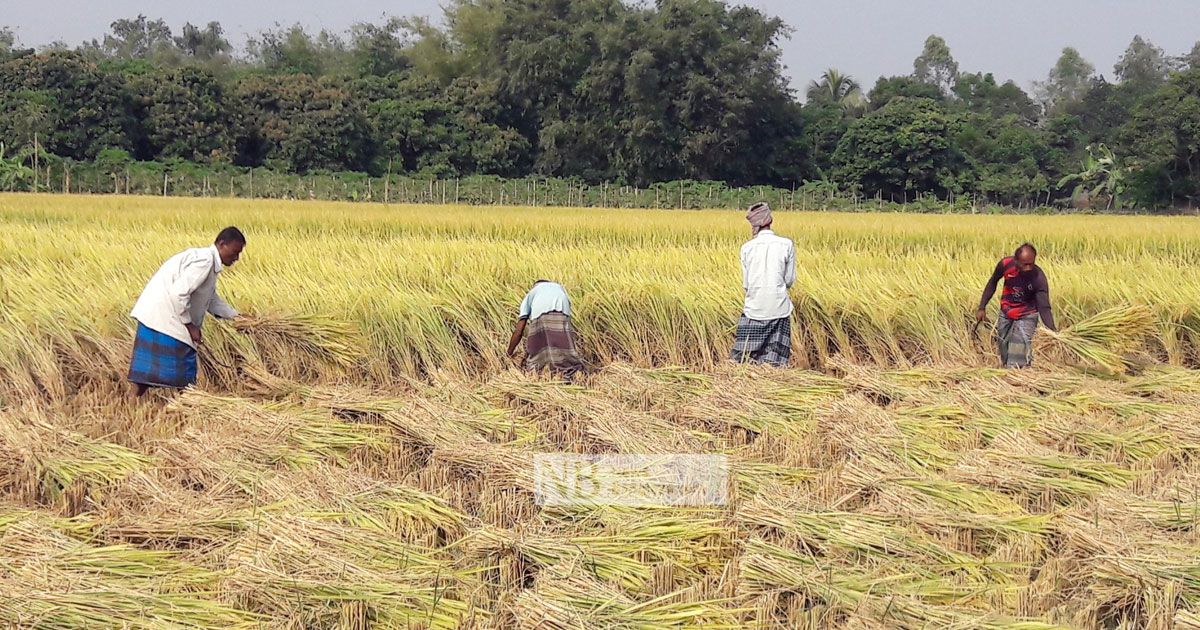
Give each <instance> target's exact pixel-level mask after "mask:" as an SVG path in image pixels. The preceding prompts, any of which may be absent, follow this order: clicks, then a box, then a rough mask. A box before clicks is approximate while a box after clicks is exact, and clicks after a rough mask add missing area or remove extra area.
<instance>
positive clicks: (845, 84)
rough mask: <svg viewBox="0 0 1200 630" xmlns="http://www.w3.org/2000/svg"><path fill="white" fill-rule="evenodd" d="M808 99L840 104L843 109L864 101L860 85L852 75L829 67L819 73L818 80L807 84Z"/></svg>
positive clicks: (860, 104)
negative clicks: (819, 78) (819, 77)
mask: <svg viewBox="0 0 1200 630" xmlns="http://www.w3.org/2000/svg"><path fill="white" fill-rule="evenodd" d="M807 95H808V98H809V100H812V101H823V102H827V103H833V104H836V105H840V106H841V107H842V108H843V109H854V108H857V107H861V106H862V105H863V104H864V103H865V99H864V98H863V93H862V86H860V85H859V84H858V81H855V80H854V77H852V76H850V75H848V74H842V73H841V71H839V70H838V69H837V68H830V69H828V70H826V71H825V72H824V73H822V74H821V80H820V81H813V82H811V83H809V84H808V92H807Z"/></svg>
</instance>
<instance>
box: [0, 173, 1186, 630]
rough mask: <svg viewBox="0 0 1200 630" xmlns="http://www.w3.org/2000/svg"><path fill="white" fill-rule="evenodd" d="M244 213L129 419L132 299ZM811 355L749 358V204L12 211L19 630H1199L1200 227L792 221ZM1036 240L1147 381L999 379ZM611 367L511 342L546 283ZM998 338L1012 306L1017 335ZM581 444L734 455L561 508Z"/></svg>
mask: <svg viewBox="0 0 1200 630" xmlns="http://www.w3.org/2000/svg"><path fill="white" fill-rule="evenodd" d="M228 224H236V225H238V226H239V227H241V228H242V229H243V231H244V232H245V233H246V235H247V238H248V241H249V243H248V246H247V249H246V253H245V254H244V255H243V258H242V262H239V263H238V265H236V266H235V267H233V268H232V269H230V270H227V272H226V273H223V274H222V276H221V287H220V291H221V292H222V294H223V295H224V296H225V297H226V299H227V300H228V301H229V302H231V303H232V304H234V305H235V306H236V307H238V308H239V309H241V310H242V311H244V312H250V313H254V314H256V315H258V316H259V317H260V319H259V320H256V321H258V322H259V323H258V324H256V325H253V326H248V327H243V330H242V332H237V331H234V330H233V328H231V327H229V326H228V325H226V324H223V323H217V322H211V321H210V322H208V323H207V324H206V330H205V340H206V349H205V351H204V352H203V353H202V369H201V378H200V382H199V383H198V386H197V387H196V388H195V389H193V390H189V391H187V392H184V393H182V394H179V395H175V396H170V395H165V394H161V395H160V393H156V395H154V396H151V397H149V399H147V400H144V401H142V402H141V403H131V402H130V401H129V400H128V399H127V398H126V396H125V394H126V384H125V383H124V382H123V378H124V373H125V370H126V368H127V362H128V356H129V350H130V347H131V337H132V330H133V326H132V322H131V320H129V319H128V317H127V313H128V311H129V309H130V308H131V306H132V304H133V301H134V300H135V299H136V297H137V295H138V293H139V291H140V290H141V288H142V286H143V285H144V283H145V281H146V279H147V278H148V277H149V276H150V274H152V273H153V271H154V270H155V269H156V268H157V267H158V265H159V264H161V262H162V260H164V259H165V258H166V257H168V256H170V255H172V254H174V253H176V252H177V251H179V250H180V249H183V248H185V247H192V246H197V245H203V244H206V243H209V242H211V240H212V238H213V236H214V235H215V234H216V232H217V230H219V229H220V228H221V227H223V226H225V225H228ZM775 227H776V230H777V232H779V233H781V234H782V235H784V236H788V237H789V238H792V239H793V240H794V241H795V242H796V247H797V253H798V262H799V266H798V280H797V283H796V286H795V287H794V288H793V297H794V300H795V302H796V305H797V313H796V321H795V325H794V326H793V330H794V334H795V339H794V342H795V347H796V356H795V367H794V368H793V369H788V370H773V369H766V368H747V367H742V366H733V365H729V364H726V363H725V362H723V361H722V360H721V359H722V358H723V357H724V356H725V354H726V353H727V352H728V348H729V346H730V344H731V342H732V332H733V326H734V323H735V321H736V317H737V315H738V313H739V310H740V271H739V269H738V263H737V250H738V247H739V246H740V244H741V243H742V242H743V241H744V240H745V239H746V238H747V237H748V235H749V233H748V229H747V226H746V223H745V221H744V220H743V218H742V217H741V215H740V214H739V213H733V212H724V211H711V212H706V211H695V212H689V211H683V212H679V211H645V210H602V209H567V208H563V209H546V208H537V209H523V208H469V207H445V206H391V207H384V206H379V205H366V204H330V203H303V202H248V201H229V200H184V199H158V198H136V197H82V196H76V197H70V196H48V195H39V196H29V195H0V625H5V626H14V627H37V628H81V627H88V628H91V627H111V628H195V627H202V628H231V627H264V628H274V627H278V628H409V627H415V628H427V627H428V628H450V627H471V628H492V627H520V628H631V629H632V628H673V627H695V626H701V627H729V628H733V627H764V628H773V627H788V628H791V627H813V628H818V627H819V628H843V627H860V628H894V627H903V628H926V627H937V628H942V627H955V628H1002V627H1003V628H1031V629H1032V628H1047V627H1081V628H1093V627H1122V628H1164V629H1166V628H1175V627H1179V628H1183V627H1194V626H1196V625H1197V624H1200V540H1197V522H1198V521H1197V516H1200V501H1198V499H1197V493H1198V492H1200V462H1198V455H1200V422H1197V421H1198V420H1200V412H1197V404H1198V403H1200V373H1198V372H1197V371H1196V370H1194V369H1193V368H1195V367H1197V366H1198V365H1200V277H1198V276H1197V274H1196V272H1195V269H1196V267H1197V263H1198V262H1200V248H1198V247H1197V245H1200V223H1197V222H1196V220H1195V219H1192V218H1146V217H1084V216H1074V217H1000V216H929V215H899V214H862V215H852V214H835V213H778V214H777V216H776V226H775ZM1024 240H1030V241H1032V242H1034V243H1035V244H1036V245H1037V246H1038V248H1039V250H1040V252H1041V256H1040V260H1039V264H1041V266H1042V267H1043V268H1044V269H1045V270H1046V273H1047V275H1048V276H1049V278H1050V285H1051V295H1052V299H1053V302H1054V304H1055V307H1056V312H1057V314H1058V318H1059V319H1060V322H1061V324H1062V325H1069V324H1071V323H1073V322H1078V321H1081V320H1083V319H1085V318H1087V317H1089V316H1091V315H1093V314H1096V313H1098V312H1101V311H1104V310H1105V309H1108V308H1110V307H1113V306H1118V305H1140V306H1142V307H1144V308H1145V309H1148V312H1149V313H1151V314H1152V317H1153V325H1152V326H1151V329H1150V331H1149V334H1147V335H1144V336H1140V337H1139V338H1137V339H1136V340H1135V342H1133V343H1130V344H1129V346H1128V347H1127V348H1126V350H1127V351H1128V353H1129V355H1130V356H1129V364H1130V366H1131V368H1130V369H1129V370H1128V373H1126V374H1112V373H1109V372H1107V371H1103V370H1098V369H1096V367H1097V366H1094V365H1089V364H1087V363H1086V362H1082V361H1080V360H1078V358H1077V357H1074V356H1073V355H1071V354H1069V353H1067V352H1064V351H1063V350H1062V349H1061V348H1059V347H1058V346H1056V345H1054V344H1051V343H1048V340H1046V339H1043V340H1042V341H1043V342H1046V343H1044V344H1043V345H1042V346H1040V347H1039V354H1038V362H1037V367H1036V368H1035V369H1032V370H1027V371H1021V372H1004V371H1000V370H995V369H993V366H994V364H995V358H994V352H993V351H992V349H991V347H990V343H989V341H988V339H987V332H986V331H983V334H982V335H980V337H981V338H976V337H973V336H972V335H971V329H970V326H969V324H970V323H971V322H972V321H973V319H972V317H971V316H972V313H973V310H974V303H975V302H976V301H977V300H978V295H979V292H980V289H981V288H982V285H983V283H984V281H985V280H986V278H987V275H988V273H989V272H990V271H991V269H992V267H993V266H994V265H995V262H996V260H997V259H999V258H1000V257H1001V256H1003V255H1005V254H1007V253H1010V252H1011V251H1012V250H1013V249H1014V248H1015V246H1016V245H1017V244H1019V243H1020V242H1021V241H1024ZM538 278H550V279H554V280H557V281H559V282H562V283H563V284H564V285H565V286H566V287H567V288H568V290H569V291H570V292H571V296H572V300H573V308H574V311H575V317H574V319H575V321H576V324H577V326H578V328H579V330H580V333H581V336H582V338H583V341H584V346H585V350H586V353H587V356H588V359H589V361H590V362H591V363H592V364H593V366H594V372H593V373H592V374H590V375H589V376H587V377H586V378H584V379H582V380H581V381H579V382H577V383H575V384H570V385H568V384H562V383H557V382H553V381H550V380H547V379H544V378H537V377H534V376H530V375H527V374H523V373H521V372H520V371H518V370H516V369H515V368H514V367H513V366H512V364H511V363H510V362H508V361H507V360H506V359H505V358H503V356H502V355H503V350H504V342H505V341H506V340H507V336H508V333H509V332H510V331H511V326H512V323H513V318H514V316H515V311H516V306H517V303H518V302H519V300H520V298H521V296H522V295H523V294H524V292H525V291H526V290H527V288H528V286H529V285H530V284H531V283H532V281H533V280H535V279H538ZM992 317H993V319H994V314H993V315H992ZM543 453H587V454H655V455H670V454H720V455H724V456H726V457H728V459H729V461H730V462H731V466H732V468H731V475H730V482H729V483H730V488H729V491H730V501H729V502H728V503H727V504H726V505H720V506H711V507H702V508H672V507H622V506H603V505H593V506H588V507H575V508H570V509H568V508H562V507H548V506H542V505H539V504H538V503H537V502H536V501H535V500H534V493H533V487H534V479H533V460H534V458H535V457H536V456H537V455H538V454H543Z"/></svg>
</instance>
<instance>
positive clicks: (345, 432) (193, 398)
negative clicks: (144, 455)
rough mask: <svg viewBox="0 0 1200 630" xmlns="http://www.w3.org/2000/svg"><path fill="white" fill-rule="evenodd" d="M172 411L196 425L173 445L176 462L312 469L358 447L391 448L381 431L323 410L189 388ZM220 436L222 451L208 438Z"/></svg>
mask: <svg viewBox="0 0 1200 630" xmlns="http://www.w3.org/2000/svg"><path fill="white" fill-rule="evenodd" d="M168 409H170V410H172V411H174V412H177V413H180V414H182V415H184V416H185V417H188V418H191V419H192V420H193V422H194V423H195V426H192V427H188V428H186V429H184V430H183V431H182V432H181V433H180V434H179V436H178V437H177V438H176V439H174V440H172V448H171V449H170V450H171V451H172V452H173V453H174V454H175V456H176V457H178V458H182V459H184V460H189V461H195V460H194V457H200V458H202V459H204V460H208V461H212V459H213V457H214V455H215V453H216V452H224V453H226V454H228V456H229V458H230V459H231V460H234V461H236V460H238V459H243V460H250V461H256V462H260V463H271V464H274V463H278V464H282V465H285V466H289V467H306V466H312V465H314V464H316V463H318V462H320V461H325V460H335V461H336V460H341V459H343V458H344V457H345V456H346V455H347V454H348V453H349V451H351V450H352V449H355V448H360V447H362V448H368V449H373V450H376V451H380V450H383V449H384V448H385V447H386V446H387V444H388V441H387V434H386V432H385V431H384V430H383V429H381V428H380V427H377V426H374V425H369V424H356V423H349V422H345V421H342V420H339V419H337V418H334V417H333V416H331V415H329V414H328V413H327V412H323V411H321V410H318V409H307V408H303V407H296V406H293V405H288V404H284V403H258V402H255V401H252V400H248V399H245V398H238V397H232V396H220V395H217V394H212V393H208V392H204V391H201V390H196V389H189V390H187V391H185V392H184V393H183V394H181V395H179V396H177V397H176V398H175V399H174V400H172V401H171V403H170V405H169V406H168ZM214 431H219V432H221V433H222V434H224V435H226V436H227V438H226V440H224V441H223V442H222V444H221V445H220V447H218V448H217V449H214V448H213V447H212V446H211V438H207V437H206V436H205V435H206V434H209V433H212V432H214Z"/></svg>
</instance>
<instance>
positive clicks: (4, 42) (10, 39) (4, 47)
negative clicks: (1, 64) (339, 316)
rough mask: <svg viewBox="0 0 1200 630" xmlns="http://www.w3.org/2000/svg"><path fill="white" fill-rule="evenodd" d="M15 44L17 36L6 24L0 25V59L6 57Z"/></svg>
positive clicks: (2, 59)
mask: <svg viewBox="0 0 1200 630" xmlns="http://www.w3.org/2000/svg"><path fill="white" fill-rule="evenodd" d="M16 45H17V36H16V35H15V34H13V32H12V29H11V28H9V27H7V26H0V61H4V60H6V59H8V57H9V55H11V54H12V49H13V48H15V47H16Z"/></svg>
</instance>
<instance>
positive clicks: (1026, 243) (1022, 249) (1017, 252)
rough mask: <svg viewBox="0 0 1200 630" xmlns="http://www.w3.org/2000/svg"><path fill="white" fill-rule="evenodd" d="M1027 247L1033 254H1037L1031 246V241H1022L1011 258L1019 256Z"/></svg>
mask: <svg viewBox="0 0 1200 630" xmlns="http://www.w3.org/2000/svg"><path fill="white" fill-rule="evenodd" d="M1027 249H1028V250H1029V252H1030V253H1032V254H1033V255H1034V256H1037V248H1036V247H1034V246H1033V243H1030V242H1029V241H1025V242H1024V243H1021V246H1020V247H1018V248H1017V251H1015V252H1013V258H1020V257H1021V252H1023V251H1025V250H1027Z"/></svg>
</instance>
